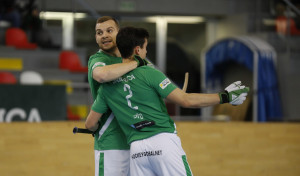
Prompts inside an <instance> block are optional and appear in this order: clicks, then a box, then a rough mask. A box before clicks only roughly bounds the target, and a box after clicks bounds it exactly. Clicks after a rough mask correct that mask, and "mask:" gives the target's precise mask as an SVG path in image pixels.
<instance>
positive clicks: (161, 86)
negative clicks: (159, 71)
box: [159, 78, 171, 89]
mask: <svg viewBox="0 0 300 176" xmlns="http://www.w3.org/2000/svg"><path fill="white" fill-rule="evenodd" d="M170 83H171V81H170V80H169V78H166V79H165V80H163V81H162V82H161V83H160V84H159V87H160V88H162V89H165V88H166V87H167V86H168V85H169V84H170Z"/></svg>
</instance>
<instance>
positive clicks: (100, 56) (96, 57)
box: [89, 51, 109, 61]
mask: <svg viewBox="0 0 300 176" xmlns="http://www.w3.org/2000/svg"><path fill="white" fill-rule="evenodd" d="M107 58H109V57H108V55H106V54H104V53H103V52H101V51H98V52H96V53H95V54H93V55H91V56H90V58H89V61H93V60H101V59H107Z"/></svg>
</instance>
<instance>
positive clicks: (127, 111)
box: [92, 66, 177, 144]
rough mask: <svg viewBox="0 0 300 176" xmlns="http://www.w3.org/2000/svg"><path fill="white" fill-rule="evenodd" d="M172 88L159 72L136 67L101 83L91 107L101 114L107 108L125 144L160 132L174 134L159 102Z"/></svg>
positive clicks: (173, 128) (148, 68)
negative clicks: (112, 114)
mask: <svg viewBox="0 0 300 176" xmlns="http://www.w3.org/2000/svg"><path fill="white" fill-rule="evenodd" d="M175 88H177V86H175V85H174V84H173V83H171V81H170V80H169V79H168V78H167V77H166V76H165V75H164V74H163V73H162V72H160V71H158V70H156V69H154V68H152V67H149V66H143V67H138V68H136V69H134V70H133V71H131V72H128V73H127V74H125V75H123V76H122V77H120V78H119V79H117V80H115V81H112V82H109V83H105V84H103V85H102V86H101V88H100V89H99V91H98V95H97V98H96V100H95V102H94V104H93V106H92V110H94V111H96V112H98V113H103V112H106V111H107V110H108V109H109V108H110V109H111V110H112V111H113V112H114V114H115V115H116V118H117V120H118V122H119V124H120V126H121V128H122V130H123V131H124V133H125V135H126V138H127V142H128V144H130V143H131V142H133V141H135V140H141V139H146V138H149V137H151V136H154V135H156V134H158V133H162V132H167V133H176V128H175V124H174V121H173V120H172V119H171V118H170V116H169V115H168V112H167V108H166V105H165V103H164V101H163V98H165V97H167V96H168V95H169V94H170V93H171V92H172V91H173V90H174V89H175Z"/></svg>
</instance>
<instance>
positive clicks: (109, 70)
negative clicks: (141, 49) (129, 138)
mask: <svg viewBox="0 0 300 176" xmlns="http://www.w3.org/2000/svg"><path fill="white" fill-rule="evenodd" d="M95 31H96V34H95V39H96V42H97V44H98V45H99V48H100V50H99V51H98V52H97V53H95V54H94V55H92V56H90V58H89V61H88V68H89V71H88V81H89V85H90V88H91V92H92V96H93V99H94V100H95V99H96V97H97V90H98V88H99V87H100V86H101V83H104V82H108V81H111V80H115V79H116V78H118V77H120V76H122V75H124V74H125V73H127V72H129V71H131V70H133V69H135V68H136V67H138V66H143V65H144V64H146V62H144V60H143V61H142V62H139V61H138V60H133V61H131V62H127V63H122V58H121V57H120V53H119V50H118V48H117V45H116V35H117V33H118V31H119V24H118V21H117V20H116V19H114V18H112V17H109V16H103V17H101V18H99V19H97V23H96V27H95ZM94 150H95V176H100V175H101V176H102V175H104V176H127V175H129V145H128V144H127V142H126V138H125V135H124V134H123V132H122V131H121V129H120V127H119V125H118V123H117V121H116V118H115V117H114V115H113V113H112V112H111V111H110V110H108V111H107V112H106V113H104V114H103V118H101V119H100V121H99V128H98V129H97V131H95V133H94Z"/></svg>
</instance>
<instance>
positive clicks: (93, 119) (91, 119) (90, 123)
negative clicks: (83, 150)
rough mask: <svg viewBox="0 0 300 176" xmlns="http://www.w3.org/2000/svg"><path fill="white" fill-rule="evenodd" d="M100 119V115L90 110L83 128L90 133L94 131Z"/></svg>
mask: <svg viewBox="0 0 300 176" xmlns="http://www.w3.org/2000/svg"><path fill="white" fill-rule="evenodd" d="M101 117H102V114H101V113H98V112H96V111H93V110H91V111H90V113H89V115H88V117H87V119H86V121H85V127H86V128H87V129H88V130H90V131H96V130H97V129H98V125H99V124H98V121H99V119H100V118H101Z"/></svg>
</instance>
